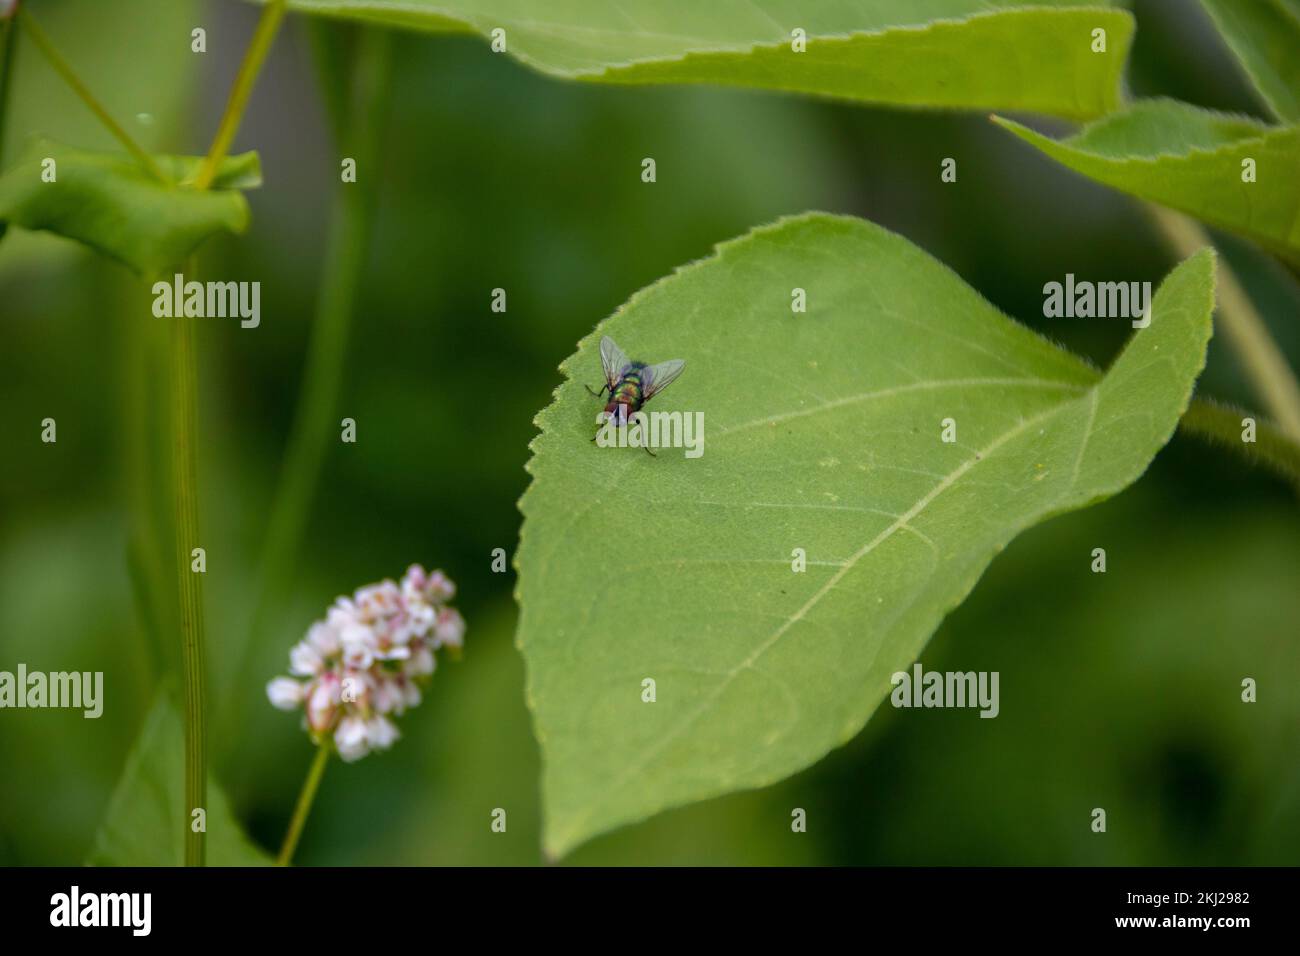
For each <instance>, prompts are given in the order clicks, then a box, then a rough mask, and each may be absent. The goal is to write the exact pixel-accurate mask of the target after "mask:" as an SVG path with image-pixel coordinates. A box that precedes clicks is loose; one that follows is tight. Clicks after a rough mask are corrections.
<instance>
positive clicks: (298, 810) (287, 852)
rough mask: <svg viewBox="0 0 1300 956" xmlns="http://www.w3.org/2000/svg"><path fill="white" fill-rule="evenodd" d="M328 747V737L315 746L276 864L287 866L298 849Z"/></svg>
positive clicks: (318, 786) (322, 772)
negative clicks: (314, 754) (314, 755)
mask: <svg viewBox="0 0 1300 956" xmlns="http://www.w3.org/2000/svg"><path fill="white" fill-rule="evenodd" d="M330 749H331V747H330V739H329V738H328V737H326V738H324V739H323V740H322V741H321V742H320V745H319V746H318V747H317V748H316V757H315V759H313V760H312V762H311V769H309V770H308V771H307V779H306V780H304V781H303V784H302V791H301V792H300V793H299V794H298V803H297V804H296V805H295V806H294V808H293V817H292V819H290V820H289V829H288V830H286V831H285V834H284V842H283V843H282V844H280V855H279V856H277V857H276V860H275V864H276V866H288V865H289V863H290V862H291V861H292V860H293V854H294V851H295V850H297V849H298V840H299V838H300V837H301V836H302V828H303V826H305V825H306V823H307V815H308V814H309V813H311V805H312V803H314V802H315V800H316V791H317V790H318V789H319V788H320V781H321V777H323V776H324V775H325V764H327V763H329V757H330Z"/></svg>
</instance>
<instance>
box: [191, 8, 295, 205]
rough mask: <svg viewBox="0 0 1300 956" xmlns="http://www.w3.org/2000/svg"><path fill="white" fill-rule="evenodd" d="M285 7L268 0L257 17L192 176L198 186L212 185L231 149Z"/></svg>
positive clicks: (205, 187)
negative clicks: (207, 145)
mask: <svg viewBox="0 0 1300 956" xmlns="http://www.w3.org/2000/svg"><path fill="white" fill-rule="evenodd" d="M284 11H285V0H271V2H270V3H268V4H267V5H266V8H265V9H263V10H262V18H261V19H260V20H258V21H257V29H256V30H255V31H254V32H253V39H252V40H251V41H250V42H249V44H248V49H247V50H246V51H245V52H244V62H243V63H241V64H240V66H239V73H238V74H237V75H236V76H235V85H234V86H233V87H231V90H230V99H229V100H228V101H227V102H226V112H225V113H224V114H223V115H222V117H221V125H220V126H218V127H217V135H216V136H215V137H214V138H213V140H212V146H211V147H210V148H209V149H208V155H207V156H206V157H205V158H204V160H203V165H202V166H201V167H200V168H199V172H198V175H197V176H196V177H195V179H194V185H195V186H196V187H197V188H199V189H207V188H208V187H209V186H211V185H212V181H213V180H214V179H216V176H217V170H218V169H220V168H221V162H222V160H224V159H225V158H226V154H227V153H229V152H230V145H231V143H233V142H234V140H235V133H237V132H238V131H239V124H240V122H241V121H242V120H243V118H244V109H245V108H246V107H247V106H248V98H249V97H250V96H252V94H253V86H254V84H256V83H257V75H258V73H260V72H261V70H262V63H263V62H264V61H265V60H266V55H267V54H268V53H269V52H271V44H272V43H274V42H275V35H276V33H277V32H278V31H279V29H280V21H281V20H283V19H284Z"/></svg>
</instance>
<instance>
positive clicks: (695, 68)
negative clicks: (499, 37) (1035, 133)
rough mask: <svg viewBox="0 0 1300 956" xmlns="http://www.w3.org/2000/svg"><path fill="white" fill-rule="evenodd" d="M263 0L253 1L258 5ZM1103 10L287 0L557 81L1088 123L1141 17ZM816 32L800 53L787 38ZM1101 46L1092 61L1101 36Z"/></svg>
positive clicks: (1110, 93)
mask: <svg viewBox="0 0 1300 956" xmlns="http://www.w3.org/2000/svg"><path fill="white" fill-rule="evenodd" d="M259 2H260V0H259ZM1108 2H1109V0H1103V2H1100V3H1094V4H1093V5H1092V6H1080V5H1079V4H1078V3H1077V2H1075V0H1046V2H1044V0H1038V2H1035V3H1031V4H1026V3H1015V2H1006V0H1002V2H999V0H993V2H988V0H876V2H873V3H868V4H863V3H835V4H832V3H818V4H809V3H807V2H804V0H708V2H702V0H622V2H621V3H617V4H612V3H608V2H605V0H549V2H547V3H546V4H542V5H539V4H537V3H535V2H531V0H289V7H290V9H293V10H296V11H299V12H301V13H314V14H324V15H328V16H338V17H350V18H354V19H361V20H369V21H374V22H379V23H383V24H386V25H390V26H399V27H413V28H417V29H427V30H434V31H456V32H472V33H477V34H480V35H482V36H484V37H491V36H492V31H493V30H496V29H498V28H499V29H502V30H504V31H505V43H506V52H507V53H509V54H510V55H512V56H514V57H516V58H517V59H519V60H520V61H522V62H523V63H525V64H527V65H529V66H531V67H533V68H534V69H537V70H539V71H540V72H542V73H546V74H549V75H551V76H557V77H562V78H565V79H576V80H587V81H592V82H599V83H717V84H722V85H727V86H744V87H757V88H760V89H769V90H787V91H792V92H799V93H811V94H815V95H819V96H830V97H836V98H840V99H847V100H857V101H861V102H870V103H887V104H896V105H901V106H935V107H950V108H956V109H1006V110H1029V111H1033V112H1040V113H1047V114H1052V115H1056V116H1064V117H1071V118H1087V117H1092V116H1099V115H1101V114H1103V113H1106V112H1108V111H1109V110H1111V109H1113V108H1114V107H1115V106H1116V105H1117V104H1118V102H1119V80H1120V76H1121V74H1122V70H1123V65H1124V59H1125V56H1126V55H1127V52H1128V47H1129V44H1130V41H1131V40H1132V35H1133V18H1132V16H1131V15H1130V14H1128V13H1127V12H1126V11H1123V10H1114V9H1108ZM796 28H797V29H802V30H803V31H804V32H805V35H806V38H807V46H806V49H805V50H804V51H803V52H795V51H794V49H793V47H792V31H793V30H795V29H796ZM1097 29H1101V30H1105V31H1106V35H1107V43H1106V51H1105V52H1104V53H1094V52H1093V51H1092V45H1093V30H1097Z"/></svg>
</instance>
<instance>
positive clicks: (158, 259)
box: [0, 139, 262, 278]
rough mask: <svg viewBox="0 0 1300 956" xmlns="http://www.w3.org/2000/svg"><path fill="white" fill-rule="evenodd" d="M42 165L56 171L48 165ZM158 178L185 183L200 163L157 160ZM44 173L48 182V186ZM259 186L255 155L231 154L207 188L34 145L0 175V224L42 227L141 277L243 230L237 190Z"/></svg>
mask: <svg viewBox="0 0 1300 956" xmlns="http://www.w3.org/2000/svg"><path fill="white" fill-rule="evenodd" d="M46 160H53V161H54V165H53V166H52V167H47V163H46ZM154 160H155V161H156V162H157V163H158V165H159V167H160V168H161V169H162V171H163V173H164V174H166V175H167V176H168V177H170V178H171V179H172V181H173V182H176V183H183V182H184V181H185V180H187V179H189V178H190V177H192V176H193V174H194V173H195V172H196V171H197V169H198V167H199V164H200V163H201V162H202V161H203V160H202V158H201V157H197V156H155V157H154ZM47 168H49V169H51V170H52V172H53V175H54V181H53V182H47V181H46V177H45V171H46V169H47ZM261 184H262V169H261V161H260V160H259V159H258V156H257V154H256V153H244V154H243V155H240V156H231V157H229V158H227V159H226V160H225V161H224V162H223V163H222V164H221V168H220V170H219V172H218V174H217V177H216V179H215V180H214V181H213V184H212V188H211V189H206V190H199V189H194V188H192V187H189V186H185V185H167V184H165V183H162V182H159V181H158V180H157V179H155V178H154V177H153V176H151V175H150V174H149V173H148V172H146V171H145V170H144V169H143V168H141V167H140V165H139V164H138V163H137V162H136V161H135V160H134V159H133V158H132V157H130V156H128V155H126V154H123V153H95V152H89V151H86V150H81V149H74V148H72V147H70V146H63V145H60V144H58V143H54V142H51V141H49V140H44V139H38V140H35V141H33V142H32V143H31V144H30V145H29V146H28V148H27V150H26V151H25V152H24V154H23V157H22V158H21V159H20V160H18V162H16V163H14V165H13V166H12V167H11V168H10V169H8V170H7V171H6V172H5V174H4V175H3V176H0V224H8V225H15V226H21V227H22V228H24V229H33V230H35V229H42V230H46V231H48V232H53V233H56V234H58V235H61V236H65V237H67V238H69V239H75V240H76V241H77V242H81V243H84V244H85V245H87V246H90V247H91V248H93V249H96V250H98V251H99V252H102V253H104V254H105V255H107V256H109V257H111V258H113V259H116V260H117V261H119V262H121V263H123V264H125V265H126V266H128V267H130V268H131V269H133V270H134V271H135V272H137V273H138V274H140V275H142V276H145V277H146V278H154V277H157V276H159V275H161V274H162V273H163V272H164V271H166V270H168V269H170V268H172V267H174V266H178V265H181V264H182V263H184V261H185V260H186V259H187V258H188V257H189V256H190V254H191V253H193V252H194V250H195V249H197V248H198V247H199V246H200V245H202V244H203V243H204V242H205V241H206V240H208V239H210V238H211V237H212V236H214V235H216V234H217V233H221V232H229V233H242V232H243V231H244V230H245V229H247V228H248V218H249V213H248V201H247V200H246V199H244V196H243V194H242V193H241V192H240V190H243V189H254V188H256V187H258V186H260V185H261Z"/></svg>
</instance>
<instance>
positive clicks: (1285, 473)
mask: <svg viewBox="0 0 1300 956" xmlns="http://www.w3.org/2000/svg"><path fill="white" fill-rule="evenodd" d="M1245 418H1256V416H1255V415H1254V414H1253V413H1252V412H1248V411H1246V410H1245V409H1242V408H1237V407H1236V406H1233V405H1223V404H1220V403H1219V402H1212V401H1205V400H1204V399H1194V400H1193V401H1192V404H1191V405H1190V406H1189V407H1188V409H1187V411H1186V412H1184V413H1183V417H1182V418H1181V419H1180V420H1179V422H1178V428H1179V429H1180V430H1181V431H1184V432H1187V433H1189V434H1192V435H1196V436H1198V437H1200V438H1204V439H1208V440H1210V441H1212V442H1214V443H1215V444H1218V445H1222V446H1223V447H1225V448H1230V449H1232V450H1234V451H1235V452H1237V454H1240V455H1242V456H1244V457H1246V458H1247V459H1249V460H1251V461H1253V462H1256V463H1258V464H1262V465H1265V466H1266V467H1268V468H1271V469H1272V470H1273V471H1275V472H1277V473H1278V474H1279V475H1281V476H1282V477H1283V478H1286V479H1287V480H1289V481H1290V482H1291V484H1293V485H1294V486H1295V487H1296V489H1297V490H1298V491H1300V442H1296V441H1295V440H1294V439H1293V438H1291V437H1290V436H1288V435H1287V434H1285V433H1284V432H1283V431H1281V430H1280V429H1279V428H1278V427H1277V426H1276V425H1274V424H1273V423H1272V422H1269V421H1267V420H1264V421H1256V423H1255V440H1254V441H1253V442H1245V441H1242V440H1241V435H1242V430H1243V426H1242V424H1241V423H1242V419H1245Z"/></svg>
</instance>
